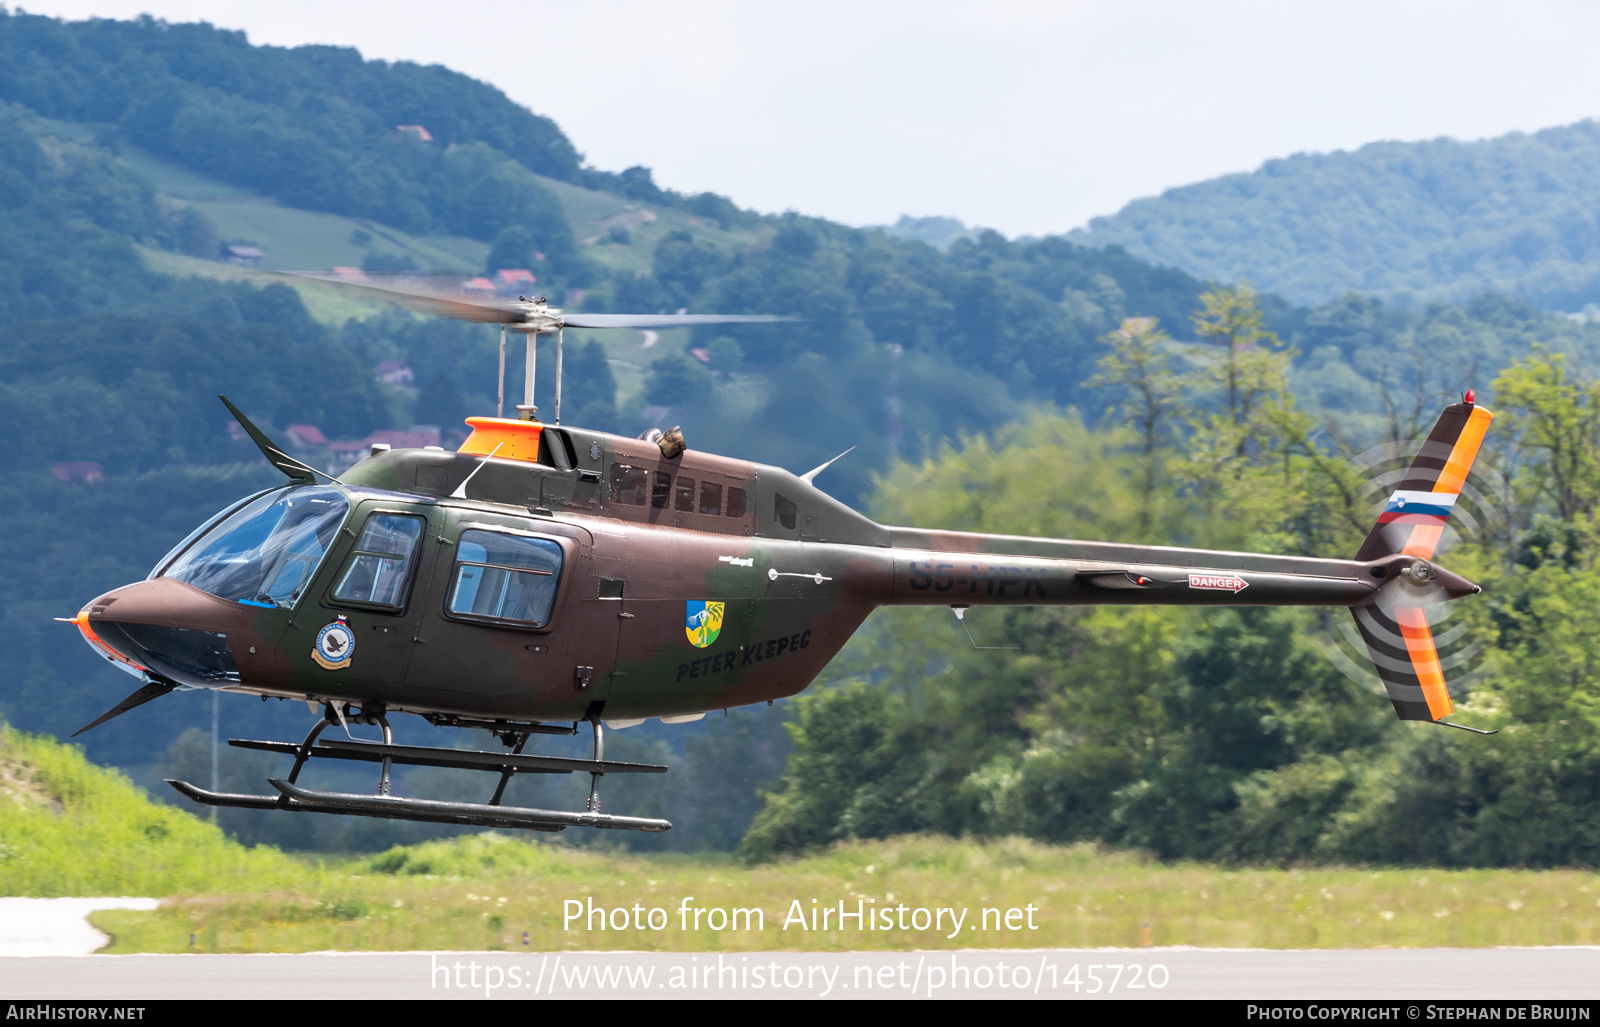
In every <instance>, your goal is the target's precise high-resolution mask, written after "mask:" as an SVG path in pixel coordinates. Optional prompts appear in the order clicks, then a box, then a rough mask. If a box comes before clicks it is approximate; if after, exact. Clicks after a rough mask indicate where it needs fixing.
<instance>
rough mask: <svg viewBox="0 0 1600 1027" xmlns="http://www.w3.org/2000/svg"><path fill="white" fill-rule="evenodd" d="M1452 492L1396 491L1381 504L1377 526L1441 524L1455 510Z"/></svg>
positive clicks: (1454, 497) (1454, 498) (1455, 495)
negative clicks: (1381, 510)
mask: <svg viewBox="0 0 1600 1027" xmlns="http://www.w3.org/2000/svg"><path fill="white" fill-rule="evenodd" d="M1456 498H1457V494H1456V493H1454V492H1412V491H1408V490H1405V489H1396V490H1395V493H1394V495H1392V496H1390V497H1389V501H1388V502H1387V503H1384V504H1383V512H1382V513H1380V514H1379V515H1378V523H1379V524H1443V523H1445V522H1446V521H1448V520H1449V519H1450V511H1451V510H1452V509H1454V508H1455V505H1456Z"/></svg>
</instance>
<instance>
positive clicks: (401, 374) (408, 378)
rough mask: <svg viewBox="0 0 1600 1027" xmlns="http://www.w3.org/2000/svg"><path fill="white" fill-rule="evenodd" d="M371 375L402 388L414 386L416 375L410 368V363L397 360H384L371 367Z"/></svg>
mask: <svg viewBox="0 0 1600 1027" xmlns="http://www.w3.org/2000/svg"><path fill="white" fill-rule="evenodd" d="M372 377H374V378H376V379H378V381H380V382H384V383H385V384H388V385H398V386H400V387H401V388H403V389H410V388H413V387H415V386H416V384H417V376H416V374H414V373H413V372H412V370H411V365H409V364H406V363H403V362H401V361H399V360H385V361H384V362H383V363H381V364H379V365H378V366H377V367H375V368H373V369H372Z"/></svg>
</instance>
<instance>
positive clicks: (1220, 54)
mask: <svg viewBox="0 0 1600 1027" xmlns="http://www.w3.org/2000/svg"><path fill="white" fill-rule="evenodd" d="M25 7H26V9H27V10H29V11H32V12H35V13H41V14H52V15H58V16H61V17H67V18H82V17H89V16H92V15H93V16H103V17H118V18H126V17H131V16H133V15H135V14H138V13H141V12H148V13H150V14H153V15H155V16H157V17H160V18H165V19H166V20H168V21H194V20H201V19H204V20H208V21H210V22H212V23H213V24H216V25H219V26H223V27H227V28H238V29H244V30H245V31H246V32H248V34H249V37H250V40H251V41H252V42H255V43H271V44H276V45H285V46H292V45H298V44H302V43H313V42H315V43H335V44H341V45H347V46H354V47H357V48H358V49H360V51H361V52H362V53H363V54H364V55H366V56H367V57H369V58H384V59H388V60H411V61H418V62H422V63H438V64H444V65H446V66H448V67H451V68H454V69H456V70H458V71H462V72H465V73H467V74H469V75H472V76H474V77H477V78H481V79H485V80H487V81H489V82H492V83H494V84H495V85H497V86H499V87H500V88H501V89H503V90H504V91H505V92H506V93H507V94H509V95H510V96H511V97H512V98H513V99H515V100H517V101H518V102H520V103H523V104H525V105H527V106H528V107H530V108H532V109H533V110H535V111H538V112H539V113H541V114H547V115H549V116H551V117H553V118H555V120H556V121H557V122H558V123H559V124H560V125H561V127H562V128H563V129H565V130H566V132H567V134H568V135H569V136H570V137H571V138H572V140H573V141H574V143H576V145H577V146H578V148H579V150H581V151H582V152H583V153H585V154H586V155H587V157H588V159H589V161H590V163H592V164H593V165H595V166H596V167H601V168H608V169H612V170H621V169H622V168H624V167H627V166H629V165H632V164H644V165H646V166H648V167H650V168H652V169H654V171H655V176H656V181H657V182H658V183H660V184H662V185H665V186H668V187H671V188H674V189H680V190H683V191H685V192H699V191H701V190H706V189H709V190H712V191H714V192H719V193H723V194H726V195H728V196H731V197H732V198H733V199H734V200H735V201H736V202H738V203H739V204H741V205H742V206H747V207H754V208H756V209H758V210H762V211H782V210H791V209H792V210H798V211H800V212H802V213H806V214H816V215H821V216H825V217H830V218H834V219H837V220H840V221H845V222H849V223H852V224H875V223H881V222H886V221H892V220H894V219H895V217H897V216H898V215H900V214H907V213H908V214H913V215H918V216H922V215H929V214H949V215H953V216H955V217H959V218H961V219H963V220H965V221H967V222H968V223H969V224H979V225H987V226H991V227H994V228H998V229H1000V230H1001V231H1003V232H1005V233H1007V234H1009V235H1020V234H1043V233H1049V232H1060V231H1064V230H1066V229H1069V228H1073V227H1076V226H1078V225H1081V224H1083V223H1084V222H1085V221H1086V220H1088V219H1089V218H1091V217H1094V216H1095V215H1098V214H1107V213H1111V212H1113V211H1115V210H1117V209H1118V208H1119V207H1121V206H1122V205H1123V204H1124V203H1126V202H1127V201H1128V200H1131V199H1134V198H1136V197H1139V196H1145V195H1149V194H1151V193H1156V192H1160V191H1161V190H1162V189H1165V188H1168V187H1170V186H1174V185H1182V184H1184V183H1188V182H1193V181H1196V180H1199V179H1202V178H1208V177H1211V176H1213V175H1218V174H1222V173H1225V172H1229V171H1243V170H1249V169H1252V168H1254V167H1256V166H1258V165H1259V164H1260V163H1261V162H1262V161H1263V160H1266V159H1269V158H1272V157H1281V156H1286V155H1288V154H1291V153H1295V152H1299V151H1305V150H1324V151H1325V150H1334V149H1348V148H1353V147H1357V146H1360V145H1362V144H1363V143H1367V142H1372V141H1374V140H1378V139H1425V138H1432V137H1436V136H1441V135H1449V136H1455V137H1457V138H1462V139H1475V138H1482V137H1484V136H1491V135H1498V134H1500V133H1503V132H1507V131H1511V130H1516V129H1522V130H1528V129H1537V128H1543V127H1546V126H1550V125H1558V124H1564V123H1568V122H1572V121H1577V120H1579V119H1582V118H1586V117H1589V116H1591V115H1594V114H1596V113H1600V5H1597V4H1594V3H1590V2H1579V0H1519V2H1517V3H1510V2H1496V3H1484V2H1476V0H1450V2H1434V0H1417V2H1405V0H1383V2H1376V0H1338V2H1332V0H1329V2H1324V3H1317V4H1312V3H1297V2H1292V0H1208V2H1205V3H1195V2H1187V0H1186V2H1155V0H1148V2H1141V0H1110V2H1101V0H1085V2H1068V0H1057V2H1021V0H1018V2H997V0H986V2H983V3H977V2H969V3H940V2H922V3H907V2H899V0H852V2H848V3H840V2H835V0H808V2H805V3H798V2H791V3H783V4H779V3H772V2H755V0H744V2H734V0H655V2H644V0H582V2H576V0H567V2H550V0H517V2H502V0H474V2H471V3H462V4H449V3H438V2H419V0H383V2H368V0H335V2H331V3H330V2H329V0H315V2H312V0H32V2H29V3H26V4H25Z"/></svg>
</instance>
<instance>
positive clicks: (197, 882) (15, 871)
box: [0, 724, 315, 896]
mask: <svg viewBox="0 0 1600 1027" xmlns="http://www.w3.org/2000/svg"><path fill="white" fill-rule="evenodd" d="M308 870H312V868H310V867H308V866H306V865H305V864H303V863H300V862H298V861H295V860H291V859H288V858H287V857H285V856H284V855H283V854H282V853H280V852H278V851H277V850H275V849H270V848H246V847H245V846H242V845H240V844H239V843H237V842H234V841H231V840H229V839H228V838H227V837H225V836H224V835H223V833H222V831H221V830H219V829H218V828H217V827H216V826H215V825H213V824H208V823H205V822H204V821H202V820H200V819H198V818H196V817H194V816H192V815H190V814H189V813H186V812H182V811H179V810H176V809H173V808H172V807H170V806H163V805H161V804H159V803H154V802H151V801H150V799H149V798H148V797H147V796H146V795H145V794H144V793H143V792H141V791H140V790H139V789H138V788H135V787H134V786H133V784H132V783H131V782H129V781H128V779H127V778H126V777H124V776H123V775H121V774H119V773H117V772H116V771H114V770H107V769H105V768H103V767H97V766H94V765H93V764H91V763H89V762H88V761H86V760H85V759H84V758H83V753H82V752H80V751H78V750H77V749H74V748H72V747H70V746H65V745H61V744H59V743H57V742H54V741H51V740H49V739H44V738H38V737H34V736H31V735H26V734H23V733H21V732H19V731H15V730H12V729H11V728H9V727H6V726H4V725H3V724H0V895H157V896H159V895H173V894H181V893H192V892H196V891H203V892H228V891H240V890H248V889H255V888H271V887H273V886H274V885H280V886H281V885H283V884H287V883H289V882H290V881H292V880H293V879H294V878H296V877H298V876H301V875H303V874H305V873H306V872H307V871H308ZM312 873H313V874H314V873H315V871H314V870H312Z"/></svg>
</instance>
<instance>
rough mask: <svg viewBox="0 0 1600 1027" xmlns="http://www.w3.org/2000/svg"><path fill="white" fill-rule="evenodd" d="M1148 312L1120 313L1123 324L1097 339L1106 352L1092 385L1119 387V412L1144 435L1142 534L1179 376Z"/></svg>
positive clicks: (1167, 340) (1165, 337)
mask: <svg viewBox="0 0 1600 1027" xmlns="http://www.w3.org/2000/svg"><path fill="white" fill-rule="evenodd" d="M1157 324H1158V322H1157V320H1156V319H1155V318H1153V317H1130V318H1125V319H1124V320H1123V322H1122V327H1121V328H1119V329H1117V330H1116V331H1114V332H1111V333H1109V334H1106V335H1103V336H1101V338H1100V341H1101V342H1103V343H1105V344H1106V345H1108V346H1110V347H1111V352H1110V353H1109V354H1107V355H1106V356H1103V357H1101V358H1100V360H1099V361H1098V363H1097V365H1096V366H1098V367H1099V371H1098V372H1097V373H1096V374H1095V376H1094V377H1093V378H1091V379H1089V382H1088V384H1089V385H1090V386H1091V387H1102V388H1104V387H1114V388H1120V389H1121V390H1122V391H1123V398H1122V401H1121V403H1120V404H1119V408H1120V410H1121V413H1122V416H1123V417H1124V418H1125V419H1126V420H1128V421H1131V422H1133V423H1134V424H1136V425H1137V426H1138V430H1139V436H1140V438H1141V439H1142V440H1143V456H1144V499H1145V502H1144V504H1143V508H1142V509H1141V512H1140V516H1139V526H1140V529H1141V533H1142V532H1143V531H1145V530H1148V528H1149V526H1150V515H1149V506H1150V502H1151V500H1152V499H1153V498H1154V496H1155V491H1156V482H1157V478H1158V474H1159V470H1158V468H1159V464H1160V461H1159V460H1158V459H1157V449H1158V447H1159V446H1160V445H1161V443H1162V442H1163V441H1164V436H1165V432H1166V429H1167V424H1166V422H1167V420H1168V419H1169V415H1170V414H1171V413H1172V411H1173V410H1174V409H1175V408H1176V407H1177V405H1178V401H1179V379H1178V376H1177V375H1176V374H1175V373H1174V372H1173V370H1172V353H1171V350H1170V349H1169V348H1168V343H1170V342H1171V341H1172V337H1171V336H1169V335H1168V334H1167V333H1166V332H1164V331H1162V330H1161V329H1160V328H1158V327H1157Z"/></svg>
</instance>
